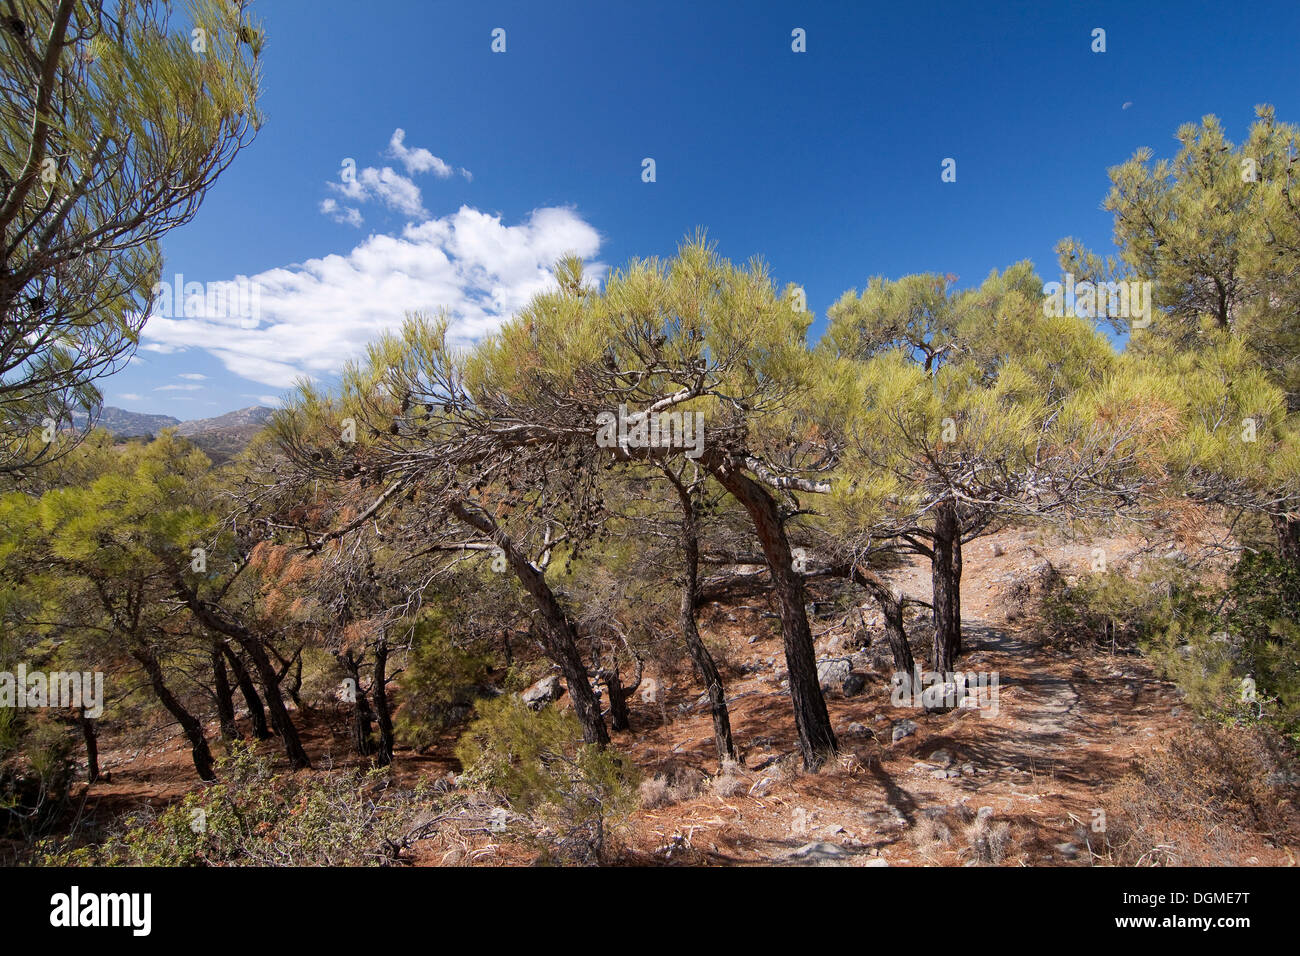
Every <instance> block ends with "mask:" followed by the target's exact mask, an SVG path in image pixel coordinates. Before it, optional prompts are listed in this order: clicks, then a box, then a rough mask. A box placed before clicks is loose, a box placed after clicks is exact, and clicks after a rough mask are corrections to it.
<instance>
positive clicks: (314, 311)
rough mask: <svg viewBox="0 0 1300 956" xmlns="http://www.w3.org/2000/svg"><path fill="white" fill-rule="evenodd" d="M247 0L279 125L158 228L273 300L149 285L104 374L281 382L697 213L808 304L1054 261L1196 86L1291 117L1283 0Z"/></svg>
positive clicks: (599, 259)
mask: <svg viewBox="0 0 1300 956" xmlns="http://www.w3.org/2000/svg"><path fill="white" fill-rule="evenodd" d="M255 16H257V17H258V18H260V19H261V21H262V24H263V26H264V28H265V30H266V34H267V45H266V49H265V51H264V54H263V56H264V61H265V84H264V89H265V94H264V98H263V100H262V107H263V110H264V112H265V114H266V117H267V121H266V124H265V126H264V127H263V129H262V131H261V133H260V134H259V135H258V137H257V139H256V140H255V141H254V143H253V145H252V146H251V147H250V148H248V149H247V150H246V151H244V152H243V153H242V154H240V156H239V157H238V158H237V159H236V161H235V163H234V165H233V166H232V167H231V168H230V169H229V170H227V172H226V173H225V174H224V175H223V176H222V178H221V179H220V180H219V182H218V183H217V185H216V187H215V188H214V189H213V190H212V191H211V192H210V193H209V195H208V197H207V199H206V201H205V203H204V205H203V207H202V209H201V210H200V212H199V215H198V217H197V218H196V219H195V220H194V221H193V222H192V223H190V224H188V225H187V226H185V227H182V228H181V229H178V230H175V231H173V232H172V233H171V234H169V235H168V236H167V238H166V239H165V241H164V252H165V255H166V265H165V269H164V278H166V279H169V280H170V279H172V278H173V277H174V276H175V275H176V274H177V273H180V274H182V275H183V276H184V280H185V281H186V282H191V281H198V282H204V283H213V282H223V281H229V280H233V279H235V278H236V277H238V276H250V277H254V279H255V280H256V281H257V283H258V286H259V288H260V290H261V292H260V298H259V301H258V306H259V309H260V314H259V321H258V323H257V325H256V327H243V326H247V325H250V323H247V322H244V323H240V322H239V321H238V320H235V319H229V320H225V321H220V320H217V319H215V318H208V317H204V316H191V317H184V316H173V317H171V318H168V317H166V316H164V315H156V316H154V317H153V318H151V319H150V322H149V324H148V325H147V326H146V331H145V335H144V338H143V341H142V347H141V349H140V352H139V353H138V357H137V359H136V360H134V361H133V362H132V363H131V365H130V367H128V368H127V369H126V370H124V371H123V372H121V373H119V374H118V375H116V376H114V377H113V378H111V379H109V380H107V381H105V382H104V383H102V385H103V391H104V394H105V401H106V403H107V404H110V405H117V406H121V407H125V408H129V409H132V410H135V411H143V412H159V413H167V414H172V415H175V416H177V417H179V418H198V417H206V416H209V415H215V414H220V413H222V412H225V411H229V410H231V409H233V408H239V407H242V406H245V405H250V404H254V403H259V402H260V403H262V404H270V403H272V402H273V401H274V400H275V399H276V398H277V397H278V396H281V395H283V394H285V393H286V392H287V391H288V389H289V388H290V386H291V384H292V381H293V380H294V377H295V376H298V375H311V376H313V377H315V378H317V379H319V380H321V381H323V382H326V383H329V382H331V381H333V380H334V376H335V375H336V374H337V370H338V368H339V367H340V364H341V363H342V361H344V360H345V359H346V358H347V357H348V356H349V355H358V354H360V353H361V351H362V349H363V348H364V344H365V342H366V341H367V340H368V339H370V338H373V337H374V335H375V334H377V332H378V331H380V330H382V329H383V328H392V327H395V326H397V325H398V324H400V322H401V318H402V316H403V314H404V312H406V311H407V310H411V309H421V308H422V309H425V310H429V311H433V310H435V309H437V308H439V307H445V308H447V309H448V310H449V311H450V313H451V314H452V315H453V317H454V320H455V321H454V324H453V329H454V330H456V332H457V334H458V335H460V337H462V338H464V339H467V340H468V339H473V338H475V337H477V336H479V335H482V334H485V333H486V332H488V331H490V330H491V329H492V328H493V327H495V325H497V324H498V323H499V322H500V321H501V320H502V319H503V318H504V317H506V316H508V315H509V314H510V312H511V311H512V310H513V309H515V308H518V306H519V305H520V304H522V302H524V301H526V300H527V298H528V296H529V295H531V294H532V292H534V291H536V290H537V289H538V288H541V287H544V286H545V284H546V282H547V279H548V276H547V272H546V268H547V266H548V265H549V264H550V262H552V261H553V259H554V257H555V256H556V255H558V254H559V253H561V252H564V251H568V250H570V249H572V250H574V251H578V252H580V253H581V254H582V255H583V256H584V257H585V258H586V259H588V260H589V262H590V263H591V264H592V268H593V270H594V272H595V273H596V274H597V275H600V274H602V272H603V271H604V270H607V269H609V268H616V267H618V266H619V265H621V264H623V263H624V262H626V261H627V260H628V259H629V258H631V257H634V256H649V255H668V254H671V253H672V252H673V250H674V249H675V248H676V245H677V243H678V242H679V241H680V240H681V239H682V237H683V236H685V235H687V234H688V233H692V232H694V230H695V229H696V228H697V227H703V228H706V229H707V230H708V233H709V235H710V237H711V238H712V239H713V240H715V241H716V242H717V244H718V247H719V249H720V251H721V252H722V253H723V254H724V255H726V256H728V257H730V258H733V259H737V260H744V259H748V258H749V257H750V256H753V255H760V256H762V257H763V258H764V259H766V260H767V261H768V263H769V264H770V265H771V268H772V272H773V274H774V276H775V278H776V279H777V280H778V282H780V283H782V284H784V283H785V282H787V281H788V282H795V283H798V284H800V285H802V286H803V287H804V289H805V290H806V294H807V299H808V306H809V308H810V309H811V310H812V311H813V312H814V313H816V315H817V317H818V324H817V325H816V326H814V333H815V334H816V332H817V331H818V330H819V329H820V326H821V322H822V317H823V316H824V313H825V310H826V308H827V307H828V306H829V305H831V304H832V303H833V302H834V301H835V300H836V299H837V298H838V297H839V296H840V294H841V293H843V292H844V291H845V290H846V289H849V288H855V287H861V286H862V285H863V284H864V283H865V281H866V280H867V279H868V278H869V277H871V276H873V275H885V276H890V277H896V276H899V275H904V274H907V273H911V272H926V271H934V272H941V273H948V272H950V273H955V274H957V275H958V276H959V277H960V280H959V284H960V285H966V284H973V283H977V282H978V281H979V280H980V279H982V278H983V277H984V276H985V275H986V274H987V273H988V272H989V271H990V270H991V269H994V268H1002V267H1005V266H1006V265H1009V264H1010V263H1012V262H1015V261H1017V260H1019V259H1024V258H1029V259H1032V260H1033V261H1034V262H1035V264H1036V265H1037V266H1038V269H1039V272H1040V274H1042V275H1043V276H1044V279H1051V278H1055V273H1056V269H1055V265H1056V263H1055V257H1054V255H1053V253H1052V248H1053V246H1054V245H1055V243H1056V242H1057V240H1058V239H1060V238H1062V237H1064V236H1067V235H1074V236H1078V237H1079V238H1081V239H1083V240H1084V241H1085V242H1086V243H1087V244H1089V245H1090V246H1091V247H1092V248H1094V249H1095V250H1097V251H1099V252H1110V251H1111V250H1112V244H1111V227H1110V219H1109V216H1108V215H1107V214H1106V213H1105V212H1104V211H1102V210H1101V208H1100V204H1101V201H1102V199H1103V198H1104V196H1105V194H1106V191H1107V187H1108V180H1107V177H1106V170H1107V168H1108V167H1110V166H1113V165H1115V164H1117V163H1119V162H1122V161H1123V160H1125V159H1126V158H1128V157H1129V156H1130V155H1131V154H1132V153H1133V151H1134V150H1135V149H1136V148H1138V147H1140V146H1150V147H1152V148H1153V149H1155V150H1156V153H1157V155H1170V154H1172V152H1173V151H1174V148H1175V143H1174V139H1173V135H1174V132H1175V130H1176V129H1177V128H1178V126H1179V125H1180V124H1181V123H1184V122H1191V121H1196V120H1198V119H1199V118H1200V117H1201V116H1203V115H1205V114H1207V113H1214V114H1216V115H1218V116H1219V117H1220V118H1221V119H1222V120H1223V121H1224V123H1225V125H1226V127H1227V130H1228V132H1229V135H1230V136H1231V137H1232V138H1233V139H1234V140H1236V141H1239V140H1241V139H1242V138H1244V136H1245V132H1246V129H1247V127H1248V126H1249V124H1250V122H1251V121H1252V119H1253V117H1254V106H1255V105H1256V104H1257V103H1265V102H1267V103H1272V104H1274V105H1275V106H1276V107H1277V110H1278V116H1279V118H1280V119H1282V120H1284V121H1289V122H1296V121H1300V55H1297V49H1296V46H1295V44H1296V37H1297V36H1300V4H1298V3H1295V2H1294V0H1287V2H1258V3H1253V4H1251V5H1249V7H1241V8H1237V7H1233V6H1229V5H1225V4H1222V3H1194V2H1182V3H1141V4H1135V3H1131V2H1128V3H1124V2H1119V3H1098V2H1088V3H1083V2H1080V3H1064V2H1061V3H1049V2H1023V3H973V2H971V3H966V2H947V3H916V2H909V3H897V4H889V5H884V4H875V3H865V2H861V0H854V2H842V3H836V2H826V3H816V4H795V3H775V2H771V3H766V2H755V0H746V2H727V3H721V2H718V3H709V2H702V0H695V2H671V0H669V2H664V0H656V2H654V3H646V4H623V3H612V2H609V0H605V2H564V0H549V2H547V3H545V4H541V3H537V2H534V0H528V2H520V3H489V2H441V0H400V2H399V0H375V2H373V3H371V4H365V5H357V4H355V3H346V4H345V3H342V2H335V0H262V2H260V3H257V4H255ZM1097 27H1100V28H1103V29H1104V30H1105V31H1106V52H1105V53H1093V52H1092V50H1091V44H1092V30H1093V29H1094V28H1097ZM496 28H501V29H504V30H505V31H506V33H505V43H506V50H505V52H504V53H494V52H493V51H492V49H491V45H492V31H493V30H494V29H496ZM795 28H802V29H803V30H804V31H805V32H806V38H807V40H806V44H807V52H804V53H796V52H793V51H792V49H791V43H792V40H791V31H792V30H794V29H795ZM1125 103H1128V104H1130V105H1129V106H1128V107H1127V108H1125V107H1124V104H1125ZM398 130H401V131H402V133H401V134H400V135H399V134H397V131H398ZM646 157H651V158H653V159H654V160H655V165H656V170H655V171H656V181H655V182H653V183H645V182H642V160H643V159H644V158H646ZM947 157H951V158H953V159H955V160H956V164H957V165H956V169H957V181H956V182H955V183H944V182H942V181H941V178H940V173H941V162H942V161H943V159H945V158H947ZM347 159H352V160H354V161H355V178H354V181H353V182H351V183H345V182H344V181H343V178H342V169H343V164H344V161H345V160H347Z"/></svg>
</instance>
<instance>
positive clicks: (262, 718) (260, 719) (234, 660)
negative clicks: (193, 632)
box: [221, 641, 272, 740]
mask: <svg viewBox="0 0 1300 956" xmlns="http://www.w3.org/2000/svg"><path fill="white" fill-rule="evenodd" d="M221 649H222V651H223V652H224V653H225V655H226V660H228V661H230V669H231V671H233V672H234V675H235V683H236V685H238V687H239V692H240V694H242V695H243V697H244V703H245V704H246V705H247V706H248V719H249V721H251V722H252V724H253V737H254V738H256V739H257V740H269V739H270V738H271V736H272V734H271V731H270V729H269V728H268V727H267V726H266V708H265V707H263V706H262V698H261V697H259V696H258V694H257V687H256V686H254V684H253V679H252V678H251V677H249V676H248V668H247V667H245V666H244V662H243V661H241V660H240V659H239V655H238V654H236V653H235V651H234V648H232V647H231V646H230V645H229V644H227V643H225V642H224V641H223V642H222V644H221Z"/></svg>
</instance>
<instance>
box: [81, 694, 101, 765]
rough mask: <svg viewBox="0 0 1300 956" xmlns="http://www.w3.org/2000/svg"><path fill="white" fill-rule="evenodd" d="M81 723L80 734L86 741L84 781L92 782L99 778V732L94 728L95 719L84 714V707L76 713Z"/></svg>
mask: <svg viewBox="0 0 1300 956" xmlns="http://www.w3.org/2000/svg"><path fill="white" fill-rule="evenodd" d="M77 723H78V724H80V725H81V736H82V738H83V739H84V740H85V741H86V782H87V783H94V782H95V781H96V780H98V779H99V734H98V732H97V731H96V730H95V719H94V718H93V717H87V716H86V708H84V707H83V708H81V713H79V714H78V715H77Z"/></svg>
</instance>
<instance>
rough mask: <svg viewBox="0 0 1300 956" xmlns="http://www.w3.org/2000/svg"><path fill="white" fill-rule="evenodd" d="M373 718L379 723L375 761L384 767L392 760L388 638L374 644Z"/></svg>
mask: <svg viewBox="0 0 1300 956" xmlns="http://www.w3.org/2000/svg"><path fill="white" fill-rule="evenodd" d="M372 691H373V693H374V697H375V720H376V722H377V723H378V724H379V752H378V753H377V754H376V761H375V762H376V763H378V764H379V766H381V767H386V766H388V765H389V764H390V763H392V762H393V742H394V741H393V714H392V708H391V707H390V706H389V704H388V639H387V638H386V637H381V638H380V639H379V641H378V643H376V644H375V686H374V687H373V688H372Z"/></svg>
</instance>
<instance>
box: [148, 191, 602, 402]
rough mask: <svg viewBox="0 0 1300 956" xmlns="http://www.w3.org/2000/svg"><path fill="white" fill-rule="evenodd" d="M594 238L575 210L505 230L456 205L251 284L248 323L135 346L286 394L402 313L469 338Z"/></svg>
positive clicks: (196, 321) (547, 212)
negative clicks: (203, 359)
mask: <svg viewBox="0 0 1300 956" xmlns="http://www.w3.org/2000/svg"><path fill="white" fill-rule="evenodd" d="M358 178H359V179H360V177H358ZM600 242H601V239H600V234H599V233H598V232H597V231H596V229H595V228H594V227H593V226H591V225H590V224H589V223H587V222H586V221H585V220H583V218H582V217H581V216H579V215H578V213H577V212H576V211H574V210H573V209H571V208H567V207H546V208H542V209H537V210H534V211H533V212H532V213H531V214H530V215H529V216H528V217H527V218H526V219H525V220H524V221H523V222H520V223H517V224H515V225H506V224H505V223H504V222H502V219H501V217H500V216H494V215H489V214H487V213H484V212H480V211H479V210H477V209H473V208H471V207H469V206H462V207H461V208H460V209H459V210H458V211H456V212H455V213H452V214H450V215H447V216H444V217H441V218H434V219H427V220H426V221H423V222H420V223H412V224H409V225H407V226H406V227H405V228H404V229H403V230H402V231H401V233H400V235H372V236H370V237H369V238H367V239H365V240H364V241H362V242H361V243H359V244H358V245H357V246H356V247H355V248H353V249H352V251H351V252H349V253H347V254H345V255H329V256H325V257H323V258H319V259H309V260H308V261H306V262H304V263H302V264H300V265H293V266H288V267H284V268H277V269H270V270H267V271H265V272H262V273H259V274H257V275H255V276H251V277H249V279H250V281H252V282H254V283H256V284H257V287H258V290H259V295H258V299H257V301H258V321H257V322H255V323H250V322H248V321H244V320H241V318H240V317H238V316H218V315H212V316H199V317H178V318H166V317H163V316H152V317H150V319H149V321H148V323H147V324H146V326H145V330H144V337H143V339H144V342H143V346H142V347H143V348H144V349H145V350H147V351H152V352H156V353H163V354H172V353H176V352H180V351H184V350H187V349H202V350H204V351H206V352H208V353H210V354H211V355H213V356H215V357H216V358H217V359H219V360H220V361H221V362H222V364H223V365H225V367H226V368H227V369H228V370H229V371H231V372H233V373H234V374H236V375H240V376H242V377H244V378H246V379H249V380H251V381H254V382H259V383H262V384H264V385H268V386H271V387H274V388H289V387H291V386H292V385H293V384H294V382H295V381H296V380H297V379H298V378H300V377H304V376H306V377H311V378H317V377H322V376H331V375H334V374H336V373H338V372H339V371H341V369H342V367H343V365H344V364H345V363H346V362H347V360H348V359H352V358H356V357H358V356H360V355H361V354H362V352H363V350H364V347H365V345H366V343H368V342H370V341H372V340H374V339H375V338H377V337H378V336H379V335H380V334H381V333H383V332H385V331H389V330H392V329H395V328H398V327H399V326H400V325H401V323H402V320H403V317H404V316H405V314H406V313H407V312H411V311H417V310H422V311H425V312H429V313H431V314H432V313H436V312H437V311H438V310H439V309H445V310H446V311H447V313H448V315H449V316H450V318H451V325H450V329H449V335H450V337H451V338H453V339H454V340H456V341H461V342H465V343H469V342H473V341H476V340H478V339H479V338H481V337H482V336H484V335H486V334H488V333H490V332H492V331H493V330H495V329H496V328H497V327H498V326H500V324H501V323H502V322H503V321H504V320H505V319H506V318H508V317H509V316H510V315H511V314H512V313H514V312H516V311H518V310H519V309H520V308H522V307H523V306H524V305H525V304H526V303H527V302H528V300H529V299H530V298H531V297H532V296H533V295H535V294H536V293H538V292H541V291H543V290H545V289H547V288H549V287H551V285H552V284H553V282H554V278H553V276H552V273H551V267H552V266H553V265H554V263H555V260H556V259H558V258H559V257H560V256H562V255H564V254H566V253H576V254H577V255H579V256H581V257H582V258H583V259H588V260H590V259H592V258H594V257H595V255H596V253H597V252H598V251H599V249H600ZM605 271H606V270H605V267H604V266H603V265H602V264H600V263H598V262H597V263H593V264H591V265H590V266H589V272H590V274H591V276H592V278H593V279H595V280H596V281H599V280H600V279H601V278H602V277H603V275H604V273H605ZM238 278H240V279H242V278H243V277H238ZM246 326H251V327H246Z"/></svg>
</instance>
